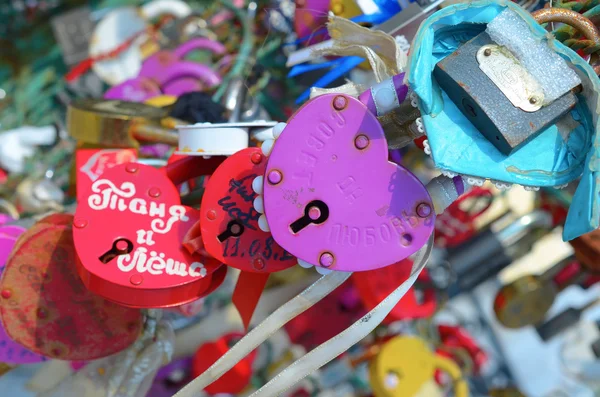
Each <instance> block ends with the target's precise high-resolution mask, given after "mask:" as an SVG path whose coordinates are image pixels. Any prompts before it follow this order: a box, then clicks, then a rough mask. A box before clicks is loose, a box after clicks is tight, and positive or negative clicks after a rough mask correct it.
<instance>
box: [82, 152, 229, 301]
mask: <svg viewBox="0 0 600 397" xmlns="http://www.w3.org/2000/svg"><path fill="white" fill-rule="evenodd" d="M218 162H220V161H215V158H211V159H210V160H208V161H207V160H203V159H201V158H199V160H194V158H188V159H183V160H180V161H177V162H174V163H172V164H169V165H168V166H167V167H165V168H164V169H163V170H159V169H156V168H153V167H150V166H145V165H142V164H136V163H130V164H121V165H117V166H115V167H113V168H111V169H108V170H106V171H105V172H104V174H102V177H101V178H100V179H98V180H96V181H95V182H94V183H93V184H92V187H91V191H90V193H89V196H88V199H87V200H84V201H82V202H80V203H79V205H78V207H77V212H76V214H75V221H74V226H75V228H74V232H73V235H74V238H75V246H76V248H77V253H78V255H79V258H80V259H81V267H80V275H81V277H82V279H83V281H84V283H85V285H86V286H87V287H88V288H90V289H91V290H92V291H94V292H96V293H97V294H99V295H101V296H104V297H106V298H107V299H110V300H112V301H115V302H119V303H121V304H123V305H127V306H132V307H148V308H150V307H171V306H179V305H182V304H185V303H188V302H191V301H193V300H196V299H198V298H200V297H202V296H204V295H206V294H208V293H209V292H210V291H212V290H213V289H214V288H216V286H218V285H219V284H221V282H222V281H223V279H224V277H225V272H226V268H225V267H222V266H221V264H220V263H219V262H218V261H216V260H215V259H213V258H210V257H208V256H204V255H201V254H199V253H196V254H191V253H190V252H188V250H187V249H186V248H185V247H184V246H183V244H182V242H183V241H184V237H185V236H186V235H187V234H188V232H189V231H190V229H191V228H192V226H194V224H195V223H196V222H197V221H198V219H199V214H198V211H197V210H194V209H193V208H189V207H185V206H183V205H180V203H181V201H180V197H179V194H178V191H177V188H176V185H177V184H179V183H181V182H183V181H185V180H187V179H190V178H191V177H192V176H193V175H192V174H193V173H196V174H197V173H198V172H205V173H210V172H211V171H212V170H213V169H210V170H207V169H206V168H207V167H205V166H206V165H207V164H209V163H210V164H212V165H211V166H212V167H214V168H216V165H217V164H218ZM208 168H210V167H208Z"/></svg>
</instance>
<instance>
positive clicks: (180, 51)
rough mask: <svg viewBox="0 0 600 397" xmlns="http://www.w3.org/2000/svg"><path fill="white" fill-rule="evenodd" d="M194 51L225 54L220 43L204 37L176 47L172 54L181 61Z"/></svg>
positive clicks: (223, 47)
mask: <svg viewBox="0 0 600 397" xmlns="http://www.w3.org/2000/svg"><path fill="white" fill-rule="evenodd" d="M194 50H210V51H211V52H214V53H215V54H219V55H222V54H225V53H226V52H227V49H226V48H225V46H224V45H223V44H221V43H220V42H218V41H215V40H211V39H207V38H204V37H197V38H195V39H191V40H188V41H186V42H185V43H184V44H182V45H180V46H179V47H177V48H176V49H175V50H173V54H174V55H175V56H176V57H177V58H179V59H182V58H183V57H185V56H186V55H187V54H188V53H189V52H191V51H194Z"/></svg>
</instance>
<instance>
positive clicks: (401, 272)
mask: <svg viewBox="0 0 600 397" xmlns="http://www.w3.org/2000/svg"><path fill="white" fill-rule="evenodd" d="M411 269H412V261H411V260H410V259H404V260H401V261H400V262H397V263H394V264H393V265H390V266H386V267H384V268H382V269H377V270H371V271H368V272H357V273H354V274H353V275H352V282H353V283H354V286H355V287H356V289H357V291H358V293H359V295H360V298H361V300H362V301H363V303H364V305H365V307H366V308H367V309H368V310H371V309H373V308H374V307H375V306H377V305H378V304H379V303H381V301H383V300H384V299H385V298H387V296H388V295H389V294H390V293H391V292H392V291H394V290H395V289H396V288H398V286H399V285H400V284H402V282H403V281H405V280H406V279H407V278H408V277H409V276H410V272H411ZM425 277H427V275H426V272H425V271H423V272H422V273H421V274H420V275H419V280H422V279H423V278H425ZM422 298H423V299H422V300H419V299H417V294H416V291H415V288H414V287H412V288H411V289H409V290H408V291H407V293H406V295H404V297H403V298H402V300H400V302H398V304H397V305H396V306H395V307H394V308H393V309H392V311H391V312H390V314H388V316H387V317H386V318H385V320H384V322H385V323H388V324H389V323H392V322H394V321H398V320H405V319H416V318H427V317H431V316H432V315H433V314H434V313H435V311H436V308H437V300H436V293H435V290H434V289H433V288H428V289H425V290H424V291H423V295H422Z"/></svg>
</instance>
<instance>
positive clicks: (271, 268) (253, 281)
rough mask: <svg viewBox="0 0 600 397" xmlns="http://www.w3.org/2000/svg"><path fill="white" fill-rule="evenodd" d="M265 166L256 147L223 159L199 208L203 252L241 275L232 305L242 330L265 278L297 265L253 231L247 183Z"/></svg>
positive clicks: (265, 236)
mask: <svg viewBox="0 0 600 397" xmlns="http://www.w3.org/2000/svg"><path fill="white" fill-rule="evenodd" d="M266 165H267V159H266V158H265V157H264V156H263V155H262V153H261V150H260V149H259V148H246V149H242V150H240V151H239V152H237V153H235V154H233V155H232V156H230V157H228V158H227V160H225V161H224V162H223V163H221V165H220V166H219V168H217V170H216V171H215V172H214V173H213V174H212V175H211V177H210V180H209V182H208V184H207V185H206V191H205V193H204V197H203V198H202V205H201V206H200V214H201V217H202V219H201V225H202V227H201V234H202V241H203V243H204V249H206V251H207V252H208V253H209V254H210V255H212V256H213V257H215V258H216V259H218V260H219V261H221V262H223V263H225V264H227V265H229V266H232V267H235V268H237V269H240V270H242V274H241V275H240V278H239V279H238V283H237V285H236V289H235V291H234V294H233V297H232V301H233V302H234V304H235V306H236V308H237V309H238V311H239V312H240V315H241V317H242V321H243V323H244V325H245V326H246V327H248V325H249V323H250V320H251V318H252V314H253V313H254V309H255V308H256V304H257V303H258V300H259V298H260V295H261V293H262V290H263V288H264V286H265V284H266V282H267V278H268V275H269V273H273V272H277V271H280V270H285V269H288V268H290V267H292V266H294V265H295V264H296V263H298V262H297V259H296V258H295V257H294V256H292V255H290V254H289V253H288V252H287V251H285V250H284V249H283V248H281V247H280V246H279V244H277V243H276V242H275V240H274V239H273V236H271V233H268V232H264V231H262V230H261V229H260V228H259V226H258V218H259V216H260V213H258V212H257V211H256V209H255V208H254V205H255V204H254V202H255V199H257V197H258V195H257V194H256V193H255V192H254V191H253V189H252V181H254V179H255V178H256V177H258V176H261V175H263V174H264V172H265V168H266ZM259 200H262V199H259ZM252 273H254V274H252Z"/></svg>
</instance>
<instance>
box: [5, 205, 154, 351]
mask: <svg viewBox="0 0 600 397" xmlns="http://www.w3.org/2000/svg"><path fill="white" fill-rule="evenodd" d="M72 218H73V217H72V216H70V215H63V214H60V215H51V216H49V217H46V218H44V219H43V220H41V221H40V222H38V223H36V224H35V225H34V226H33V227H32V228H31V229H29V230H28V231H27V232H26V233H24V234H23V235H22V236H21V237H20V238H19V240H18V242H17V243H16V245H15V248H14V251H13V254H12V255H11V256H10V258H9V259H8V262H7V264H6V268H5V269H4V273H3V277H2V280H1V281H0V315H1V317H2V323H3V324H4V325H5V326H6V333H7V334H8V335H9V337H11V338H12V339H13V340H14V341H16V342H18V343H19V344H21V345H22V346H24V347H26V348H27V349H30V350H32V351H34V352H36V353H39V354H42V355H45V356H48V357H52V358H58V359H62V360H91V359H96V358H100V357H104V356H107V355H110V354H114V353H116V352H118V351H120V350H123V349H124V348H126V347H127V346H129V345H130V344H132V343H133V342H134V341H135V339H136V338H137V337H138V334H139V332H140V329H141V326H142V316H141V313H140V311H139V310H134V309H129V308H125V307H122V306H118V305H115V304H113V303H111V302H108V301H106V300H104V299H103V298H101V297H99V296H97V295H95V294H93V293H92V292H90V291H89V290H87V289H86V288H85V286H84V285H83V283H82V282H81V279H80V278H79V276H78V274H77V266H76V265H75V263H76V261H77V255H76V253H75V248H74V244H73V238H72V234H71V233H72V231H71V223H72Z"/></svg>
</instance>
